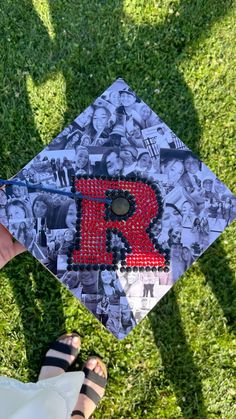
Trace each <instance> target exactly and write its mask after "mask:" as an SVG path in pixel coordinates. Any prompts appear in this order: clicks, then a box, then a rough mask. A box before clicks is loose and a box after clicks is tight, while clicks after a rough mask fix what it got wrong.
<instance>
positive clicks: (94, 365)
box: [86, 358, 97, 370]
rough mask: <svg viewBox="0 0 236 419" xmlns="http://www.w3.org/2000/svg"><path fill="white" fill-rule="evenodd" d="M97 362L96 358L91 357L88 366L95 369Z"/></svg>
mask: <svg viewBox="0 0 236 419" xmlns="http://www.w3.org/2000/svg"><path fill="white" fill-rule="evenodd" d="M96 364H97V360H96V359H95V358H90V359H89V360H88V361H87V362H86V367H87V368H89V369H90V370H94V368H95V367H96Z"/></svg>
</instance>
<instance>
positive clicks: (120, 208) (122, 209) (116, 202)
mask: <svg viewBox="0 0 236 419" xmlns="http://www.w3.org/2000/svg"><path fill="white" fill-rule="evenodd" d="M111 209H112V212H113V213H114V214H116V215H125V214H127V213H128V212H129V210H130V203H129V201H128V199H126V198H123V197H118V198H115V199H113V200H112V203H111Z"/></svg>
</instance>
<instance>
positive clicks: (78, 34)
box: [0, 0, 233, 419]
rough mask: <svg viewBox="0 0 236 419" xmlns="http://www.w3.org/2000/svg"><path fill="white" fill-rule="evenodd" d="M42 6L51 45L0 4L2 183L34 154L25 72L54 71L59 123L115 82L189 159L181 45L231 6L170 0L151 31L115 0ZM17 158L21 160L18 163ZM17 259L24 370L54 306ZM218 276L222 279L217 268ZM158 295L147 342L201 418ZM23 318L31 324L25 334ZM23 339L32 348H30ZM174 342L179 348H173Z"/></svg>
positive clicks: (174, 320)
mask: <svg viewBox="0 0 236 419" xmlns="http://www.w3.org/2000/svg"><path fill="white" fill-rule="evenodd" d="M48 4H49V16H50V18H51V22H52V26H53V28H54V33H55V37H54V39H52V38H50V36H49V34H48V31H47V29H46V27H45V26H44V24H43V23H42V20H41V19H40V17H39V15H38V14H37V12H36V10H35V9H34V7H33V4H32V3H31V2H29V1H28V0H22V1H21V2H20V4H18V3H17V2H15V1H13V0H8V1H7V2H5V3H4V5H3V6H2V9H3V11H4V14H2V15H1V25H0V27H1V28H5V35H4V38H2V39H4V48H3V51H4V53H3V59H2V61H3V62H4V66H5V70H4V71H5V72H4V79H3V91H4V93H3V94H2V95H1V99H2V102H1V103H2V112H1V118H2V119H3V122H4V124H3V127H4V128H3V130H2V131H1V135H2V138H5V141H4V142H1V143H0V155H1V164H2V172H3V174H4V175H5V176H7V177H10V176H12V175H13V174H14V173H15V172H16V171H17V170H19V169H20V168H21V167H22V166H23V165H25V164H26V163H27V162H28V161H29V160H30V159H31V158H32V157H33V156H34V155H35V154H37V153H38V152H39V151H40V150H41V149H42V148H43V144H42V141H41V139H40V136H39V134H38V132H37V129H36V127H35V124H34V116H33V114H32V111H31V108H30V104H29V100H28V94H27V89H26V80H25V77H26V76H25V74H29V75H30V76H31V77H32V79H33V81H34V83H35V84H38V85H40V84H42V83H43V82H45V81H46V80H47V79H50V77H52V75H53V74H55V73H57V72H61V73H62V74H63V77H64V80H65V83H66V96H67V97H66V99H67V104H68V108H67V109H66V112H65V114H64V120H65V124H64V125H66V124H67V123H69V122H70V121H71V120H72V119H73V118H74V117H75V116H76V115H77V114H78V112H80V111H82V110H83V109H84V108H85V107H86V106H87V105H89V104H90V102H91V101H92V100H93V99H94V98H95V97H96V96H97V95H98V94H100V93H101V92H102V91H103V90H104V89H105V88H106V87H107V86H108V85H109V84H110V83H111V82H112V81H114V79H116V78H117V77H118V76H120V77H123V78H124V79H125V80H127V82H128V83H129V84H130V86H131V87H132V88H133V89H135V90H136V91H137V93H138V95H139V96H140V97H142V98H143V99H144V100H146V101H147V102H148V104H150V106H152V107H154V108H155V109H156V111H157V112H158V113H159V114H160V116H161V117H162V118H163V119H164V120H165V122H166V123H167V124H168V125H170V127H171V128H172V129H173V130H174V131H175V132H176V133H177V134H178V135H179V136H180V137H181V138H183V140H184V141H185V142H186V144H187V145H188V146H189V147H190V148H192V149H193V151H194V152H198V151H199V150H198V149H199V138H200V134H201V128H200V126H199V122H198V117H197V113H196V110H195V108H194V100H193V97H192V93H191V91H190V89H189V88H188V86H187V85H186V83H185V81H184V78H183V76H182V74H181V73H180V71H179V64H180V63H181V61H182V60H183V59H186V57H187V52H186V51H187V50H188V48H189V47H191V53H192V52H193V51H194V48H195V45H196V40H197V39H199V38H200V37H201V39H203V38H204V37H205V36H207V35H208V33H209V30H210V29H211V26H212V25H213V24H214V23H215V22H216V21H217V20H219V19H221V18H222V17H223V16H224V15H225V14H226V13H227V12H228V11H229V8H230V6H231V4H232V3H231V1H229V0H226V1H218V0H208V1H207V0H206V1H205V2H202V1H199V2H193V1H192V0H188V1H180V3H179V4H178V5H176V6H173V8H174V7H176V10H174V11H173V13H172V14H171V15H170V14H168V16H167V17H166V19H165V20H164V21H163V22H162V23H160V24H159V25H150V24H136V23H135V21H134V20H132V18H131V17H130V16H127V15H125V13H124V9H123V6H124V4H123V1H122V0H108V1H99V0H95V1H93V2H90V3H88V2H87V1H85V0H81V1H80V2H78V1H75V0H69V1H64V0H58V1H56V2H55V1H52V0H51V1H48ZM176 12H178V13H176ZM121 20H123V21H124V22H125V25H126V29H127V31H128V32H127V31H125V30H124V26H123V24H122V23H121ZM127 57H128V58H127ZM157 80H158V81H159V84H158V88H159V89H160V94H159V95H158V97H157V96H154V90H155V88H156V87H157V84H156V82H157ZM78 101H79V105H78ZM45 112H46V110H45ZM55 134H56V132H55ZM26 144H27V147H26ZM9 156H10V157H11V159H9ZM19 156H22V157H20V159H19ZM9 160H10V164H9ZM217 248H218V251H219V252H221V259H222V256H223V266H224V272H227V278H228V279H227V280H228V283H229V289H231V288H232V287H233V286H232V274H231V271H230V268H229V266H228V262H227V259H226V258H224V253H223V252H222V249H221V246H220V245H219V243H218V244H217ZM203 260H205V259H204V258H203V259H202V261H201V262H200V264H201V267H202V270H203V272H204V273H205V274H206V275H207V276H208V277H210V278H212V279H211V284H212V289H213V291H214V293H215V294H216V296H217V298H218V299H219V303H220V304H221V305H222V307H223V310H224V313H225V315H226V317H227V316H228V317H229V321H231V314H230V313H229V310H228V308H227V307H228V304H229V303H230V301H231V297H230V294H227V296H226V295H225V293H224V292H223V291H222V290H221V287H219V285H220V284H219V281H220V280H217V278H216V277H217V274H213V273H212V272H213V268H214V266H213V263H210V264H208V265H209V266H208V267H207V268H206V265H205V264H204V263H203ZM21 261H22V264H23V265H24V266H28V267H27V269H22V271H20V273H19V266H20V260H17V261H15V262H12V264H11V268H6V269H8V270H9V277H10V278H11V283H12V287H13V291H14V293H15V298H16V301H17V304H18V305H19V307H20V311H21V313H22V322H23V325H24V328H25V336H26V349H27V356H28V359H29V364H30V365H35V369H38V364H37V366H36V360H37V361H38V358H37V356H36V358H35V353H36V352H37V351H36V350H35V347H36V346H37V337H38V336H40V341H41V342H42V343H43V342H44V341H45V340H48V336H50V340H51V339H52V338H53V336H56V335H57V334H58V333H57V331H58V332H59V330H61V326H62V325H63V322H64V319H63V312H62V304H61V300H60V295H59V294H60V293H59V285H58V284H57V282H56V281H55V279H54V278H53V277H51V276H50V274H48V273H47V272H45V271H44V270H43V269H41V268H40V269H39V270H38V264H36V263H35V262H33V261H31V260H30V256H22V259H21ZM26 272H32V273H33V277H34V286H33V285H32V284H31V285H28V286H26V283H27V278H26V277H25V276H26ZM214 272H215V271H214ZM220 272H221V273H222V274H223V268H222V270H221V271H220ZM224 275H225V274H224ZM50 290H52V291H53V292H52V294H50ZM55 294H56V297H57V298H56V301H53V302H52V301H51V300H50V298H51V295H53V296H54V295H55ZM36 296H39V297H40V302H41V304H40V307H41V308H40V310H39V308H38V307H37V306H35V304H34V302H35V297H36ZM168 298H170V299H171V311H170V312H168V311H166V312H165V310H169V309H167V308H166V307H165V306H164V304H163V303H160V304H159V306H158V308H157V309H155V310H154V314H156V316H157V317H155V316H154V314H153V316H152V327H153V332H154V336H155V340H156V343H157V345H158V347H160V351H161V355H162V359H163V365H164V367H165V371H166V374H167V376H168V378H169V380H170V381H171V382H172V385H173V387H174V389H175V392H176V395H177V397H178V402H179V405H180V406H181V409H182V413H183V415H184V416H185V417H188V418H189V417H190V416H189V409H191V414H194V415H195V416H194V417H197V416H196V415H197V414H198V413H199V412H201V415H202V416H201V419H202V418H204V415H205V413H204V412H205V410H204V406H203V399H202V393H201V383H200V379H199V378H198V371H197V368H196V366H195V364H194V360H193V357H192V353H191V351H190V349H189V347H188V344H187V342H186V339H185V336H184V332H183V329H182V326H181V318H180V315H179V310H178V306H177V303H176V299H175V294H174V292H173V291H171V293H170V296H168ZM157 318H158V321H157V320H156V319H157ZM160 318H161V322H159V319H160ZM29 319H30V320H31V322H32V327H29ZM45 325H47V327H45ZM167 325H169V326H168V329H170V328H171V330H169V332H170V333H167V330H166V327H167ZM32 336H33V337H34V339H33V341H34V345H35V346H32ZM176 342H178V345H179V347H176ZM33 359H34V362H33V363H32V362H31V361H32V360H33ZM170 360H172V361H171V362H170ZM176 360H178V361H179V362H176ZM32 369H33V367H32ZM184 397H185V400H184ZM190 406H191V407H190ZM194 412H195V413H194Z"/></svg>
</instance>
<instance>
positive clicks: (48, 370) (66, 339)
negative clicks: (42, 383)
mask: <svg viewBox="0 0 236 419" xmlns="http://www.w3.org/2000/svg"><path fill="white" fill-rule="evenodd" d="M56 342H60V343H63V344H65V345H68V347H69V349H70V348H72V349H77V355H78V353H79V350H80V345H81V341H80V337H79V335H77V334H73V333H72V334H68V335H63V336H60V337H59V338H58V339H57V341H56ZM77 355H75V354H73V355H70V354H67V353H63V352H60V350H55V349H49V351H48V352H47V353H46V357H45V358H47V357H54V358H57V359H61V360H65V361H67V362H68V363H69V365H71V364H72V363H73V362H74V360H75V358H76V357H77ZM64 372H65V370H64V369H63V368H60V367H57V366H51V365H45V366H42V368H41V370H40V373H39V377H38V380H45V379H46V378H51V377H56V376H57V375H60V374H63V373H64Z"/></svg>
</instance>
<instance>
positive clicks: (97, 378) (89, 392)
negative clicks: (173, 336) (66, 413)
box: [71, 357, 107, 418]
mask: <svg viewBox="0 0 236 419" xmlns="http://www.w3.org/2000/svg"><path fill="white" fill-rule="evenodd" d="M94 358H95V359H96V360H98V361H99V364H100V367H101V368H102V371H103V373H104V375H105V377H102V376H101V375H98V374H97V373H96V372H94V371H92V370H90V369H89V368H87V367H84V368H83V369H82V371H83V372H84V374H85V378H87V379H88V380H90V381H92V382H93V383H95V384H97V385H98V386H100V387H102V388H105V387H106V384H107V368H106V365H105V364H104V363H103V362H102V360H101V359H100V358H98V357H92V359H94ZM89 359H91V358H89ZM89 359H88V360H89ZM80 393H81V394H84V395H85V396H87V397H88V398H89V399H90V400H92V401H93V402H94V404H95V405H96V406H97V405H98V403H99V402H100V400H101V399H102V397H103V396H99V394H98V393H97V392H96V391H95V390H94V389H93V388H91V387H90V386H89V385H87V384H83V385H82V387H81V390H80ZM75 415H80V416H82V417H83V418H85V416H84V413H83V412H81V411H80V410H73V412H72V413H71V416H75Z"/></svg>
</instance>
